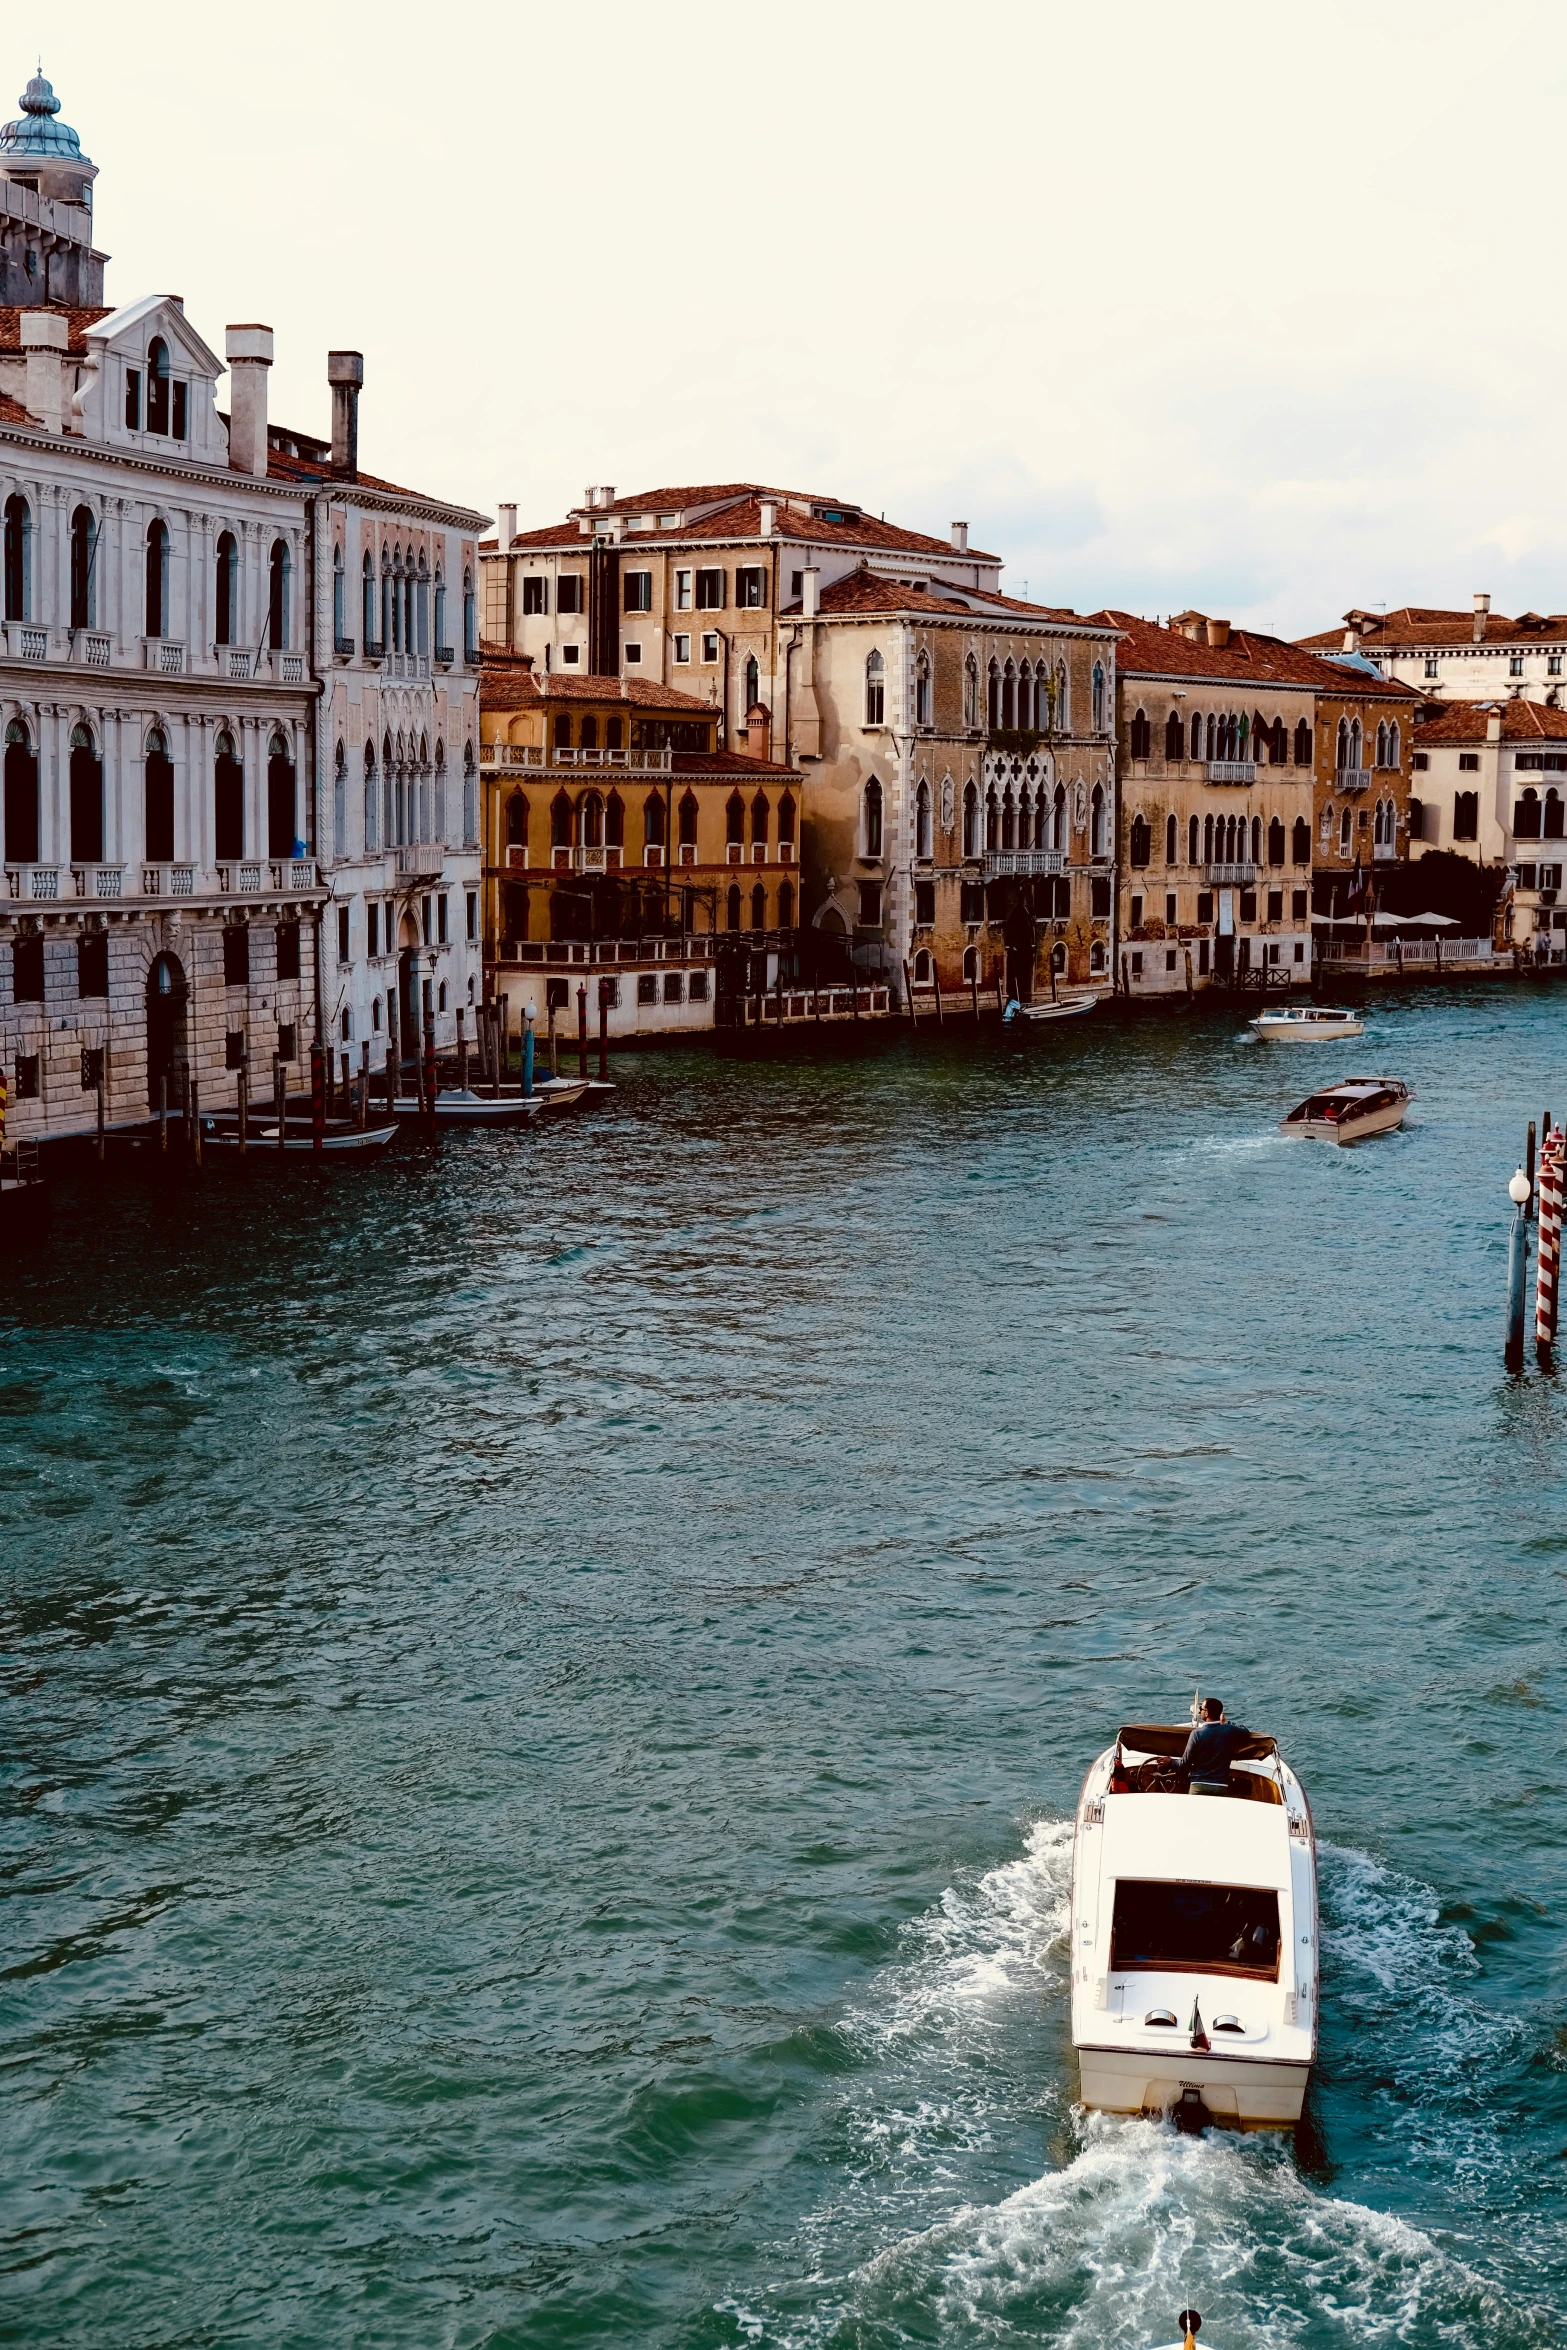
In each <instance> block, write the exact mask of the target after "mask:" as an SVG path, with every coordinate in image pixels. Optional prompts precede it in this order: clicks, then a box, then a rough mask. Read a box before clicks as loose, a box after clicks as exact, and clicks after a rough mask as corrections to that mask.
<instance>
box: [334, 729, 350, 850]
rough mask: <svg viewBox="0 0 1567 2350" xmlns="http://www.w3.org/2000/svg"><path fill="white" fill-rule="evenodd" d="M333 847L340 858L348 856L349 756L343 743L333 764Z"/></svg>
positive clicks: (338, 748) (339, 746)
mask: <svg viewBox="0 0 1567 2350" xmlns="http://www.w3.org/2000/svg"><path fill="white" fill-rule="evenodd" d="M332 845H333V848H334V849H335V850H336V852H337V854H338V856H340V857H346V856H347V854H348V754H347V752H346V751H345V750H344V748H343V746H342V744H341V743H339V744H338V746H337V755H336V757H335V759H334V760H333V762H332Z"/></svg>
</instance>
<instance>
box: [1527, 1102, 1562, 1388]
mask: <svg viewBox="0 0 1567 2350" xmlns="http://www.w3.org/2000/svg"><path fill="white" fill-rule="evenodd" d="M1564 1147H1567V1137H1564V1135H1563V1130H1562V1128H1561V1127H1560V1126H1558V1127H1556V1128H1554V1129H1553V1131H1552V1132H1551V1133H1550V1134H1548V1135H1547V1136H1546V1138H1545V1141H1544V1143H1543V1144H1542V1145H1541V1149H1540V1174H1539V1203H1540V1205H1539V1216H1540V1239H1539V1250H1538V1254H1537V1257H1536V1263H1535V1276H1534V1346H1535V1352H1536V1354H1537V1355H1538V1356H1539V1358H1540V1361H1541V1362H1542V1363H1547V1364H1548V1363H1549V1362H1550V1360H1551V1357H1552V1355H1553V1353H1554V1351H1555V1346H1556V1312H1557V1306H1558V1303H1559V1300H1560V1289H1561V1261H1562V1182H1563V1175H1564V1172H1567V1170H1564V1166H1563V1150H1564Z"/></svg>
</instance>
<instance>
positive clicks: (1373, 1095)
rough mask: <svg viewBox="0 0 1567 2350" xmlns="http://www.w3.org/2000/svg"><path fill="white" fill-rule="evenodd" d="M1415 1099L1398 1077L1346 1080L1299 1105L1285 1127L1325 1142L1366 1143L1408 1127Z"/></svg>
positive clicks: (1286, 1121) (1328, 1086)
mask: <svg viewBox="0 0 1567 2350" xmlns="http://www.w3.org/2000/svg"><path fill="white" fill-rule="evenodd" d="M1413 1099H1414V1096H1413V1094H1412V1093H1411V1092H1410V1089H1409V1087H1408V1086H1407V1085H1405V1084H1404V1083H1403V1081H1402V1079H1401V1078H1397V1077H1344V1078H1341V1079H1340V1080H1339V1082H1338V1084H1337V1085H1325V1086H1324V1087H1323V1088H1322V1090H1321V1092H1320V1093H1313V1094H1308V1095H1307V1097H1306V1099H1305V1100H1304V1101H1303V1102H1297V1103H1296V1105H1295V1107H1294V1109H1293V1110H1291V1111H1290V1112H1289V1114H1288V1116H1287V1117H1285V1118H1284V1119H1283V1120H1282V1121H1281V1124H1282V1126H1283V1130H1284V1132H1285V1133H1286V1134H1311V1135H1315V1136H1317V1137H1318V1138H1319V1140H1321V1141H1324V1142H1364V1141H1365V1139H1366V1137H1367V1136H1368V1135H1371V1134H1387V1133H1389V1132H1391V1130H1392V1129H1393V1128H1394V1127H1395V1126H1402V1125H1403V1123H1404V1112H1405V1111H1406V1110H1407V1109H1408V1107H1409V1105H1410V1102H1411V1101H1412V1100H1413Z"/></svg>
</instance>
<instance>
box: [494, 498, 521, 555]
mask: <svg viewBox="0 0 1567 2350" xmlns="http://www.w3.org/2000/svg"><path fill="white" fill-rule="evenodd" d="M496 512H497V513H498V514H499V516H500V518H501V545H502V546H503V547H509V546H510V545H511V542H512V540H513V539H514V538H515V537H516V535H517V509H516V507H515V506H498V507H497V508H496Z"/></svg>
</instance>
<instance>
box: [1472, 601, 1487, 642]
mask: <svg viewBox="0 0 1567 2350" xmlns="http://www.w3.org/2000/svg"><path fill="white" fill-rule="evenodd" d="M1490 609H1491V599H1490V597H1489V596H1476V597H1475V619H1474V641H1475V643H1476V644H1477V645H1483V644H1484V642H1485V616H1486V614H1487V613H1488V612H1489V611H1490Z"/></svg>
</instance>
